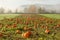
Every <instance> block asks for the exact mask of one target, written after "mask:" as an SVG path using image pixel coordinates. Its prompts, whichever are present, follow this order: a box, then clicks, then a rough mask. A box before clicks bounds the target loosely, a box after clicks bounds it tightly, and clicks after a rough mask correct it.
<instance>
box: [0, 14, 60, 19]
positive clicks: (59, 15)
mask: <svg viewBox="0 0 60 40" xmlns="http://www.w3.org/2000/svg"><path fill="white" fill-rule="evenodd" d="M18 15H19V14H0V20H1V19H3V18H4V17H6V18H13V17H15V16H18ZM40 15H43V16H46V17H50V18H55V19H60V14H40Z"/></svg>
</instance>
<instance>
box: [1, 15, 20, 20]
mask: <svg viewBox="0 0 60 40" xmlns="http://www.w3.org/2000/svg"><path fill="white" fill-rule="evenodd" d="M18 15H19V14H0V20H1V19H4V18H5V17H6V18H14V17H15V16H18Z"/></svg>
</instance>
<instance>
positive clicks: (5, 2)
mask: <svg viewBox="0 0 60 40" xmlns="http://www.w3.org/2000/svg"><path fill="white" fill-rule="evenodd" d="M36 3H38V4H51V5H52V4H53V5H54V4H60V0H0V7H3V8H5V9H8V8H9V9H11V10H14V9H16V8H18V7H19V6H21V5H24V4H36Z"/></svg>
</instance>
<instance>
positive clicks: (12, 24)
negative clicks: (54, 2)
mask: <svg viewBox="0 0 60 40" xmlns="http://www.w3.org/2000/svg"><path fill="white" fill-rule="evenodd" d="M0 40H60V14H39V15H35V14H32V15H30V14H29V15H28V14H27V15H26V14H23V15H21V14H0Z"/></svg>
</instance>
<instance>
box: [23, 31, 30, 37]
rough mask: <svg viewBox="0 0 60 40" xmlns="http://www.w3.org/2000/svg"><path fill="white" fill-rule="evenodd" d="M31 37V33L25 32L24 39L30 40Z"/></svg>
mask: <svg viewBox="0 0 60 40" xmlns="http://www.w3.org/2000/svg"><path fill="white" fill-rule="evenodd" d="M30 35H31V32H30V31H27V32H25V33H23V34H22V37H24V38H29V37H30Z"/></svg>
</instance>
